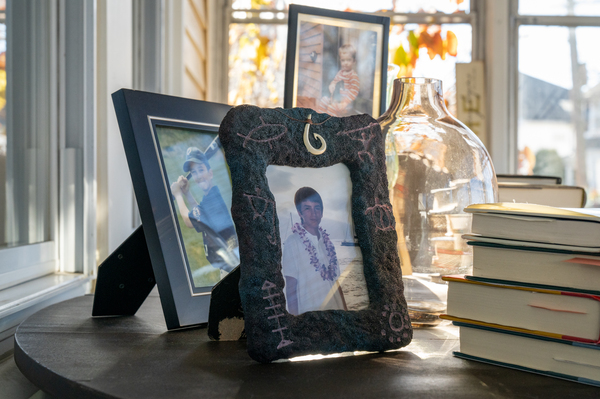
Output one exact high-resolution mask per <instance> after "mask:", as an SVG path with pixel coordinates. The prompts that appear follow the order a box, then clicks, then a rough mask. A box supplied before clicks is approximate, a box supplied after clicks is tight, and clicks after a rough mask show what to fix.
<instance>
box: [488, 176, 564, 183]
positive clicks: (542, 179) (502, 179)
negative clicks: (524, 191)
mask: <svg viewBox="0 0 600 399" xmlns="http://www.w3.org/2000/svg"><path fill="white" fill-rule="evenodd" d="M496 179H497V180H498V183H527V184H561V183H562V178H560V177H558V176H542V175H507V174H496Z"/></svg>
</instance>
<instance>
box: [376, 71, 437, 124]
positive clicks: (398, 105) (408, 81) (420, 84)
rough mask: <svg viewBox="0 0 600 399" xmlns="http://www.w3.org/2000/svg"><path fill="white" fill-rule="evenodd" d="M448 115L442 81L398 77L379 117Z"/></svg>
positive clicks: (380, 119)
mask: <svg viewBox="0 0 600 399" xmlns="http://www.w3.org/2000/svg"><path fill="white" fill-rule="evenodd" d="M446 115H448V110H447V109H446V105H445V104H444V97H443V94H442V82H441V81H440V80H438V79H430V78H399V79H395V80H394V87H393V91H392V101H391V102H390V106H389V108H388V109H387V111H386V112H385V113H384V114H383V115H382V116H381V117H380V118H379V122H380V123H381V122H383V121H385V120H386V119H388V118H392V119H398V118H399V117H403V118H407V117H408V118H410V117H432V118H436V119H437V118H441V117H444V116H446Z"/></svg>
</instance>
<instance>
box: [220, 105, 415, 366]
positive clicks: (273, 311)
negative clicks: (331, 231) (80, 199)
mask: <svg viewBox="0 0 600 399" xmlns="http://www.w3.org/2000/svg"><path fill="white" fill-rule="evenodd" d="M309 115H311V117H312V120H311V121H310V122H309ZM307 123H308V124H309V128H310V134H309V136H310V138H309V142H310V145H306V144H305V142H304V139H303V132H304V130H305V127H306V126H307ZM313 135H315V136H316V135H320V136H321V137H322V138H323V139H324V141H325V142H326V143H327V147H326V150H325V152H324V153H322V154H320V155H315V154H313V153H311V152H309V151H308V148H309V147H311V146H312V147H313V148H314V147H316V148H319V147H320V145H322V144H323V143H322V142H321V143H319V141H317V140H315V138H314V136H313ZM219 136H220V139H221V143H222V145H223V147H224V149H225V153H226V158H227V162H228V165H229V169H230V172H231V179H232V186H233V194H232V209H231V211H232V216H233V220H234V223H235V226H236V231H237V232H238V238H239V240H240V261H241V263H240V271H241V276H240V284H239V290H240V296H241V300H242V307H243V310H244V317H245V329H246V334H247V337H248V352H249V354H250V356H251V357H252V358H253V359H255V360H257V361H259V362H271V361H273V360H277V359H281V358H290V357H294V356H300V355H307V354H327V353H336V352H346V351H384V350H391V349H398V348H400V347H403V346H406V345H408V344H409V343H410V340H411V339H412V327H411V324H410V319H409V315H408V311H407V307H406V301H405V299H404V288H403V284H402V272H401V268H400V259H399V257H398V252H397V235H396V231H395V221H394V218H393V215H392V208H391V204H390V201H389V194H388V189H387V178H386V166H385V152H384V136H383V134H382V133H381V129H380V127H379V124H377V121H375V119H373V118H372V117H370V116H369V115H366V114H365V115H356V116H349V117H343V118H336V117H331V116H329V115H327V114H318V113H316V112H315V111H313V110H310V109H305V108H293V109H280V108H278V109H262V108H258V107H255V106H249V105H242V106H239V107H235V108H233V109H232V110H231V111H230V112H229V113H228V114H227V115H226V116H225V118H224V119H223V121H222V123H221V127H220V129H219ZM321 148H322V147H321ZM338 163H343V164H345V165H346V166H347V168H348V169H349V171H350V179H351V181H352V199H351V203H352V218H353V221H354V225H355V229H356V234H357V237H358V244H359V245H360V248H361V251H362V256H363V268H364V275H365V281H366V284H367V289H368V295H369V306H368V308H366V309H363V310H357V311H345V310H323V311H312V312H306V313H303V314H300V315H298V316H294V315H292V314H290V313H288V312H287V311H286V304H285V300H286V299H285V296H284V286H285V283H284V278H283V275H282V273H281V258H282V245H281V238H280V234H279V220H278V218H277V213H276V206H277V204H276V201H275V198H274V196H273V194H272V193H271V190H270V189H269V185H268V181H267V177H266V170H267V166H268V165H283V166H291V167H302V168H324V167H328V166H332V165H335V164H338Z"/></svg>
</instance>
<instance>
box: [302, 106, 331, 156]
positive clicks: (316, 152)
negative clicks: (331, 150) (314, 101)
mask: <svg viewBox="0 0 600 399" xmlns="http://www.w3.org/2000/svg"><path fill="white" fill-rule="evenodd" d="M308 119H309V120H312V119H311V115H308ZM309 130H310V123H307V124H306V125H305V126H304V145H305V146H306V149H307V150H308V152H310V153H311V154H313V155H321V154H322V153H324V152H325V150H326V149H327V143H326V142H325V139H324V138H323V137H321V135H320V134H316V133H313V134H314V136H315V139H317V140H319V141H320V142H321V148H318V149H317V148H315V147H313V146H312V144H310V140H309V139H308V131H309Z"/></svg>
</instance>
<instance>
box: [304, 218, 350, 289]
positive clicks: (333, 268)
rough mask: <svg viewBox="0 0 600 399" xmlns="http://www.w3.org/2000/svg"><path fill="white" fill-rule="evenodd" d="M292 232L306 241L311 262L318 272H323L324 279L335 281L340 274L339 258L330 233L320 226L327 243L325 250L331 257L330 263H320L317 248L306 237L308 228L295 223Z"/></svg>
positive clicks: (305, 246)
mask: <svg viewBox="0 0 600 399" xmlns="http://www.w3.org/2000/svg"><path fill="white" fill-rule="evenodd" d="M292 232H293V233H297V234H298V235H299V236H300V238H302V242H303V243H304V249H306V250H307V251H308V255H309V256H310V264H311V265H313V267H314V268H315V271H316V272H320V273H321V277H322V278H323V281H325V280H329V281H335V280H336V279H337V277H338V275H339V268H338V260H337V256H336V254H335V247H334V246H333V243H332V242H331V240H330V239H329V234H327V233H326V232H325V230H323V229H322V228H321V227H319V233H321V235H322V236H323V243H324V244H325V250H326V251H327V257H328V258H329V265H328V266H325V265H323V264H322V265H319V259H318V258H317V249H316V248H315V247H314V245H312V243H311V242H310V240H309V239H308V237H306V230H305V229H304V227H303V226H302V225H301V224H300V223H294V225H293V226H292Z"/></svg>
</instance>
